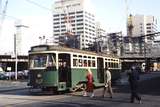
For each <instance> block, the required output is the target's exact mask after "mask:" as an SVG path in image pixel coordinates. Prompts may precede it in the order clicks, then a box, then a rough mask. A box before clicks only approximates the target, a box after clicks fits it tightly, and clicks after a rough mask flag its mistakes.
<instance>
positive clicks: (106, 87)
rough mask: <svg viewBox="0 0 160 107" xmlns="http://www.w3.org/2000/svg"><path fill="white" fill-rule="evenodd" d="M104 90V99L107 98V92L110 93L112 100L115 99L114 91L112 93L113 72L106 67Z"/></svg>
mask: <svg viewBox="0 0 160 107" xmlns="http://www.w3.org/2000/svg"><path fill="white" fill-rule="evenodd" d="M104 82H105V85H104V89H103V97H105V92H106V91H107V92H109V94H110V98H112V97H113V91H112V86H111V72H110V71H109V69H108V68H107V67H106V68H105V72H104Z"/></svg>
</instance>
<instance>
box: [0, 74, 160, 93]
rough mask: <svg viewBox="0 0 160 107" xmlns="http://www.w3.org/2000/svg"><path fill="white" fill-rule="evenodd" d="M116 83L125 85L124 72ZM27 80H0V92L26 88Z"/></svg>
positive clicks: (147, 75)
mask: <svg viewBox="0 0 160 107" xmlns="http://www.w3.org/2000/svg"><path fill="white" fill-rule="evenodd" d="M157 77H160V72H150V73H144V74H141V75H140V81H145V80H150V79H153V78H157ZM116 84H117V85H127V84H128V77H127V75H126V73H121V79H120V80H118V81H117V83H116ZM27 88H29V86H27V82H26V81H25V82H22V81H11V80H0V92H5V91H12V90H21V89H27Z"/></svg>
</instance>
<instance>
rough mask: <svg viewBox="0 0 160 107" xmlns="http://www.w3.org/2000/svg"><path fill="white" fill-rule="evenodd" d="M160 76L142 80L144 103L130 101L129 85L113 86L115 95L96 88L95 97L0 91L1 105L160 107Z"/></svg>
mask: <svg viewBox="0 0 160 107" xmlns="http://www.w3.org/2000/svg"><path fill="white" fill-rule="evenodd" d="M159 82H160V77H156V78H153V79H149V80H146V81H141V82H140V84H139V85H140V88H139V91H140V94H141V96H142V104H138V102H135V103H130V102H129V98H130V92H129V87H128V86H127V85H120V86H113V90H114V96H113V99H110V98H109V97H108V96H107V95H106V97H105V98H102V97H101V94H102V88H99V89H96V90H95V97H94V98H90V97H83V96H82V92H76V93H66V94H60V95H48V94H46V93H36V94H31V93H29V92H28V90H27V89H24V90H14V91H9V92H3V93H0V107H106V106H109V107H135V106H136V107H160V103H159V102H160V85H159Z"/></svg>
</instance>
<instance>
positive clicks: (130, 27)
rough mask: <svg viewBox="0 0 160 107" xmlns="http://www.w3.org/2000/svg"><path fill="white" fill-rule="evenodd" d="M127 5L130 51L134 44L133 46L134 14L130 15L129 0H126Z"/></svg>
mask: <svg viewBox="0 0 160 107" xmlns="http://www.w3.org/2000/svg"><path fill="white" fill-rule="evenodd" d="M125 5H126V17H127V19H126V20H127V21H126V22H127V23H126V25H127V26H126V27H127V36H128V45H129V51H130V52H132V50H133V46H132V36H133V27H134V26H133V23H132V15H131V14H130V15H128V10H129V6H128V0H125Z"/></svg>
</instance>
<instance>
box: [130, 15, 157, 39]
mask: <svg viewBox="0 0 160 107" xmlns="http://www.w3.org/2000/svg"><path fill="white" fill-rule="evenodd" d="M131 20H132V26H133V29H132V36H133V37H136V36H141V35H146V34H151V33H155V32H156V31H157V20H156V19H155V17H154V16H144V15H135V16H132V18H131Z"/></svg>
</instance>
